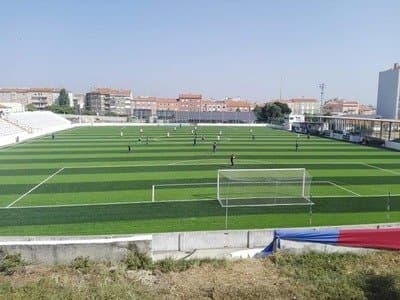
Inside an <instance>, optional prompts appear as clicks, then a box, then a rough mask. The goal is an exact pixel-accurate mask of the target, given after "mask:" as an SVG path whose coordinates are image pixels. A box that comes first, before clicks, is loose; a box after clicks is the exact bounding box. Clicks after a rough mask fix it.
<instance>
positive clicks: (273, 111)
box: [265, 103, 283, 122]
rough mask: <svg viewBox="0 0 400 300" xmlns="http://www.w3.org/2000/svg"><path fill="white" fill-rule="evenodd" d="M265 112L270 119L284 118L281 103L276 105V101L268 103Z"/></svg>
mask: <svg viewBox="0 0 400 300" xmlns="http://www.w3.org/2000/svg"><path fill="white" fill-rule="evenodd" d="M265 114H266V117H267V120H268V121H270V122H271V121H272V120H274V119H279V118H282V116H283V114H282V110H281V108H280V106H279V105H276V104H275V103H272V104H271V103H267V104H266V105H265Z"/></svg>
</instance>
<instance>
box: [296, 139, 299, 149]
mask: <svg viewBox="0 0 400 300" xmlns="http://www.w3.org/2000/svg"><path fill="white" fill-rule="evenodd" d="M295 147H296V152H297V151H298V149H299V143H298V142H297V140H296V145H295Z"/></svg>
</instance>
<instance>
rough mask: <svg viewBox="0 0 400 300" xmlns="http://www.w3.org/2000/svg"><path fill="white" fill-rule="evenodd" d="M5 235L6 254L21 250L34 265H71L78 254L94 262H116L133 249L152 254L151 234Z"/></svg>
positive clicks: (27, 260) (1, 245) (25, 259)
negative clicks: (36, 237)
mask: <svg viewBox="0 0 400 300" xmlns="http://www.w3.org/2000/svg"><path fill="white" fill-rule="evenodd" d="M6 239H7V238H2V241H0V249H1V251H3V252H4V253H20V254H21V256H22V259H23V260H24V261H26V262H28V263H32V264H45V265H56V264H68V263H70V262H71V261H72V260H73V259H74V258H76V257H78V256H83V257H89V259H90V260H93V261H111V262H116V261H120V260H121V259H123V258H124V257H125V256H126V255H127V254H128V253H129V252H130V251H135V252H139V253H143V254H147V255H151V249H152V236H151V235H135V236H130V237H119V238H88V237H86V238H78V239H68V238H66V239H62V238H55V239H47V240H44V239H39V240H29V241H26V240H19V241H18V240H15V238H14V240H9V241H6Z"/></svg>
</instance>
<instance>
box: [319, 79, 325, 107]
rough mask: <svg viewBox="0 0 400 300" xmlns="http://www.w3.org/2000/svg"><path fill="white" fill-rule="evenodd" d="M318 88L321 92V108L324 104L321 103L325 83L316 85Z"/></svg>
mask: <svg viewBox="0 0 400 300" xmlns="http://www.w3.org/2000/svg"><path fill="white" fill-rule="evenodd" d="M318 87H319V89H320V90H321V92H320V93H321V107H322V105H323V104H324V103H323V102H324V91H325V87H326V85H325V83H323V82H322V83H320V84H319V85H318Z"/></svg>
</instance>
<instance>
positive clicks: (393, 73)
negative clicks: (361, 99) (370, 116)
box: [376, 63, 400, 119]
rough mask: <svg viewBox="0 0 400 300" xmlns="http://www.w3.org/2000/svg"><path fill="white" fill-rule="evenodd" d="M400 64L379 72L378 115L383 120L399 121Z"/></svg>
mask: <svg viewBox="0 0 400 300" xmlns="http://www.w3.org/2000/svg"><path fill="white" fill-rule="evenodd" d="M399 75H400V64H398V63H397V64H394V66H393V68H392V69H389V70H386V71H382V72H379V83H378V100H377V105H376V113H377V115H378V116H380V117H381V118H385V119H399V117H400V114H399V110H400V76H399Z"/></svg>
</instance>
